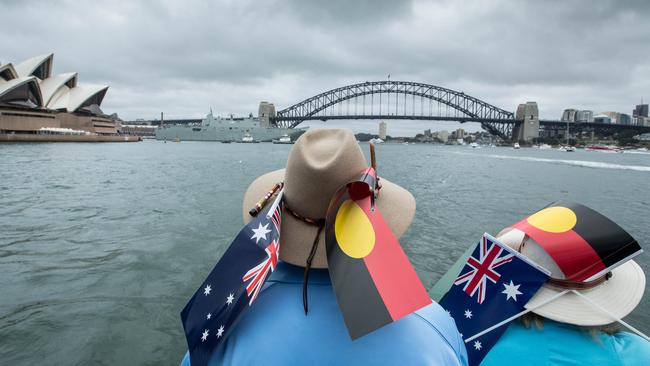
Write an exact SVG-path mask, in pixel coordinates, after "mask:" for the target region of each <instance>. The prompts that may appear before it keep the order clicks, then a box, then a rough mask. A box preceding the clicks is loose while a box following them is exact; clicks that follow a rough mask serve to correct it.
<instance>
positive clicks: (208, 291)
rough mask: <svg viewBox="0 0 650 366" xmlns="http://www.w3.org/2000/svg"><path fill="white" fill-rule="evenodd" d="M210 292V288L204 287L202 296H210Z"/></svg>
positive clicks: (208, 286)
mask: <svg viewBox="0 0 650 366" xmlns="http://www.w3.org/2000/svg"><path fill="white" fill-rule="evenodd" d="M210 291H212V286H210V285H206V286H205V288H204V289H203V295H205V296H208V295H210Z"/></svg>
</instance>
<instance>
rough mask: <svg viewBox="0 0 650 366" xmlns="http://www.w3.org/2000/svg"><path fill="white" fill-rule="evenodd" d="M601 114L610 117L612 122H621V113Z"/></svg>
mask: <svg viewBox="0 0 650 366" xmlns="http://www.w3.org/2000/svg"><path fill="white" fill-rule="evenodd" d="M601 114H603V115H605V116H607V117H609V120H610V123H611V124H615V125H616V124H619V123H620V119H621V114H620V113H618V112H602V113H601Z"/></svg>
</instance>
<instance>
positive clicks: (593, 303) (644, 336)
mask: <svg viewBox="0 0 650 366" xmlns="http://www.w3.org/2000/svg"><path fill="white" fill-rule="evenodd" d="M571 292H573V293H574V294H576V295H578V296H580V297H581V298H583V299H585V300H586V301H587V302H588V303H590V304H591V305H593V306H594V307H595V308H596V309H598V310H600V311H601V312H603V313H604V314H605V315H607V316H609V317H610V318H612V320H616V321H617V322H619V323H621V324H623V325H624V326H625V327H627V328H628V329H629V330H631V331H632V332H634V333H636V334H637V335H638V336H639V337H641V338H643V339H645V340H646V341H648V342H650V337H648V336H647V335H645V334H643V333H642V332H641V331H640V330H638V329H636V328H634V327H633V326H631V325H629V324H628V323H626V322H624V321H623V319H619V318H617V317H616V316H614V315H613V314H612V313H610V312H609V311H607V309H605V308H603V307H602V306H600V305H598V304H597V303H596V302H594V301H593V300H591V299H590V298H588V297H587V296H585V295H583V294H581V293H579V292H578V291H576V290H571Z"/></svg>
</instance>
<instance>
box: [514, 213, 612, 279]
mask: <svg viewBox="0 0 650 366" xmlns="http://www.w3.org/2000/svg"><path fill="white" fill-rule="evenodd" d="M512 226H513V227H514V228H517V229H519V230H521V231H523V232H524V233H526V235H528V236H530V237H531V238H533V240H535V241H536V242H537V243H538V244H539V245H540V246H541V247H542V248H543V249H544V250H545V251H546V252H547V253H548V254H549V255H550V256H551V258H553V260H554V261H555V263H557V265H558V267H560V270H562V273H564V275H565V276H566V278H567V279H569V280H573V281H584V280H586V279H587V278H589V277H591V276H593V275H595V274H596V273H599V272H601V271H602V270H604V269H605V264H604V263H603V261H602V259H601V258H600V256H598V253H596V251H595V250H594V248H592V247H591V245H590V244H589V243H588V242H587V241H585V240H584V239H583V238H582V237H581V236H580V235H578V233H576V232H575V231H573V230H569V231H566V232H563V233H550V232H547V231H543V230H540V229H538V228H536V227H534V226H532V225H531V224H529V223H528V221H527V220H526V219H524V220H521V221H519V222H518V223H516V224H514V225H512Z"/></svg>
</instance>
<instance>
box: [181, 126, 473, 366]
mask: <svg viewBox="0 0 650 366" xmlns="http://www.w3.org/2000/svg"><path fill="white" fill-rule="evenodd" d="M368 166H369V164H368V163H367V162H366V160H365V158H364V155H363V153H362V151H361V148H360V147H359V144H358V143H357V141H356V139H355V137H354V134H353V133H352V131H350V130H347V129H317V130H310V131H308V132H306V133H305V134H303V135H302V136H301V137H300V138H299V139H298V140H297V141H296V143H295V145H294V146H293V148H292V150H291V152H290V153H289V157H288V160H287V164H286V168H285V169H281V170H276V171H273V172H270V173H267V174H264V175H262V176H260V177H258V178H257V179H255V180H254V181H253V182H252V183H251V184H250V186H249V187H248V189H247V191H246V193H245V195H244V200H243V205H242V213H243V218H244V222H249V221H250V220H251V216H250V214H249V210H250V208H251V207H253V206H254V205H255V203H256V202H257V200H258V199H259V198H260V197H262V196H264V194H265V193H266V192H267V191H268V190H269V189H270V188H271V187H273V185H274V184H276V183H278V182H284V191H283V202H284V206H283V215H282V222H281V230H280V231H281V234H280V260H281V262H280V263H278V266H277V268H276V270H275V271H274V272H273V273H272V274H271V276H270V278H269V280H268V281H267V284H266V286H265V288H264V289H263V290H262V292H261V293H260V295H259V297H258V298H257V300H256V304H255V306H253V307H251V309H250V311H249V312H248V313H247V315H246V316H245V317H243V319H242V320H241V321H240V323H239V324H238V325H237V328H236V329H235V330H233V333H232V334H231V335H230V337H229V338H228V339H226V342H225V343H224V345H223V347H221V348H220V349H219V350H218V352H217V353H216V354H215V355H214V356H213V358H212V362H211V364H215V365H216V364H227V365H262V364H264V365H396V364H405V365H464V364H466V363H467V355H466V351H465V347H464V345H463V342H462V339H461V338H460V335H459V334H458V331H457V329H456V326H455V324H454V321H453V319H452V318H451V317H450V316H449V315H447V313H446V312H445V311H444V310H442V308H441V307H440V306H439V305H438V304H436V303H433V304H431V305H429V306H426V307H424V308H422V309H420V310H419V311H417V312H415V313H413V314H411V315H407V316H405V317H404V318H402V319H400V320H398V321H396V322H394V323H391V324H388V325H386V326H384V327H382V328H380V329H378V330H376V331H374V332H371V333H369V334H367V335H365V336H363V337H361V338H359V339H356V340H354V341H352V340H351V339H350V336H349V335H348V332H347V330H346V326H345V324H344V320H343V317H342V315H341V313H340V310H339V307H338V305H337V301H336V297H335V295H334V291H333V289H332V284H331V282H330V278H329V275H328V270H327V268H328V264H327V255H326V251H325V233H324V230H322V226H323V225H324V220H325V219H324V218H325V216H326V212H327V209H328V205H329V203H330V200H331V198H332V196H333V195H334V193H335V192H336V191H337V190H338V189H339V188H341V187H342V186H344V185H345V184H347V183H348V182H349V181H351V180H352V179H354V178H356V177H358V176H359V174H360V173H361V172H363V171H364V169H366V168H368ZM380 182H381V190H380V192H381V193H380V195H379V197H378V198H377V199H376V205H377V207H379V209H380V210H381V212H382V214H383V216H384V218H385V220H386V222H387V223H388V225H389V226H390V229H391V230H392V231H393V233H394V234H395V235H396V236H397V237H399V236H401V235H402V234H403V233H404V232H406V230H407V229H408V227H409V225H410V224H411V221H412V219H413V216H414V214H415V200H414V198H413V196H412V195H411V194H410V193H409V192H408V191H407V190H405V189H404V188H402V187H400V186H398V185H396V184H394V183H392V182H390V181H388V180H387V179H385V178H381V181H380ZM305 267H311V270H310V272H309V279H308V282H307V283H306V284H305V283H304V281H305V276H304V274H305ZM303 285H305V286H306V287H305V290H306V294H307V296H308V298H309V307H308V312H307V313H306V310H307V309H306V306H305V304H303V294H304V292H303ZM186 361H187V362H185V364H189V360H186Z"/></svg>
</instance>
